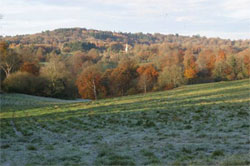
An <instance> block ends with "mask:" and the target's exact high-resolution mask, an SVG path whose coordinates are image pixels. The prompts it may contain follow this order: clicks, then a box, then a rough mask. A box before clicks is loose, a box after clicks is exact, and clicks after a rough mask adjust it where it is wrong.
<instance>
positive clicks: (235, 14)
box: [0, 0, 250, 38]
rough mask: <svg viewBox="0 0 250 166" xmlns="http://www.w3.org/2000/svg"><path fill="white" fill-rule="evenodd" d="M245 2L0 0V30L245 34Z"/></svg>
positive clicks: (247, 13) (7, 32)
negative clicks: (76, 28) (91, 29)
mask: <svg viewBox="0 0 250 166" xmlns="http://www.w3.org/2000/svg"><path fill="white" fill-rule="evenodd" d="M249 4H250V0H238V1H235V0H220V1H218V0H115V1H114V0H91V1H89V0H71V1H68V0H53V1H51V0H36V1H34V0H0V5H1V8H0V13H2V14H3V15H4V18H3V19H1V20H0V24H1V26H0V28H1V31H0V35H15V34H24V33H25V34H26V33H35V32H40V31H44V30H48V29H49V30H52V29H56V28H64V27H86V28H94V29H100V30H111V31H113V30H114V31H126V32H140V31H141V32H163V33H188V34H197V33H198V32H210V33H206V34H208V35H212V34H216V35H219V36H220V34H221V36H226V35H228V38H235V37H237V34H238V36H241V37H243V38H245V36H244V35H241V34H245V35H248V33H247V32H249V28H250V27H249V25H250V24H249V16H250V10H248V7H249ZM247 22H248V24H247ZM204 34H205V33H204ZM248 38H250V37H249V36H248Z"/></svg>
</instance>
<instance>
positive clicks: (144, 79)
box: [137, 64, 158, 93]
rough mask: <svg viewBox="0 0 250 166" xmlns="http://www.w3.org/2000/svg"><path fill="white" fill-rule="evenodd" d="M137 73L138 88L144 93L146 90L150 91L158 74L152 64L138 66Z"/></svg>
mask: <svg viewBox="0 0 250 166" xmlns="http://www.w3.org/2000/svg"><path fill="white" fill-rule="evenodd" d="M137 72H138V74H139V81H138V86H139V88H141V89H143V90H144V93H147V90H148V89H152V87H153V85H154V83H155V82H156V81H157V77H158V72H157V70H156V69H155V67H154V66H153V65H152V64H148V65H143V66H140V67H139V68H138V69H137Z"/></svg>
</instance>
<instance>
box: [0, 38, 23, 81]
mask: <svg viewBox="0 0 250 166" xmlns="http://www.w3.org/2000/svg"><path fill="white" fill-rule="evenodd" d="M0 60H1V62H0V68H1V69H2V70H3V71H4V73H5V76H6V77H8V76H9V74H10V73H11V72H13V71H15V70H17V69H18V67H19V66H20V63H21V60H20V56H19V55H18V54H17V53H16V52H15V51H14V50H13V49H10V48H9V47H8V44H7V43H6V42H4V41H3V42H0Z"/></svg>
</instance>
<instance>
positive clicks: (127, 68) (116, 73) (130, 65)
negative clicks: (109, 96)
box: [110, 59, 137, 96]
mask: <svg viewBox="0 0 250 166" xmlns="http://www.w3.org/2000/svg"><path fill="white" fill-rule="evenodd" d="M136 69H137V65H136V63H135V62H134V61H132V60H130V59H126V60H124V61H122V62H121V63H120V64H119V65H118V66H117V68H115V69H113V70H112V72H111V75H110V81H111V84H112V87H111V88H112V92H113V94H116V95H117V94H118V95H122V96H123V95H125V94H126V92H127V90H128V89H129V88H131V85H132V83H133V80H134V79H135V78H136V77H137V72H136Z"/></svg>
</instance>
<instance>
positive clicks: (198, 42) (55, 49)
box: [0, 28, 250, 99]
mask: <svg viewBox="0 0 250 166" xmlns="http://www.w3.org/2000/svg"><path fill="white" fill-rule="evenodd" d="M125 48H126V49H125ZM249 48H250V40H236V41H231V40H223V39H219V38H206V37H200V36H199V35H195V36H192V37H188V36H181V35H162V34H143V33H135V34H132V33H121V32H110V31H98V30H91V29H90V30H88V29H85V28H71V29H57V30H54V31H45V32H42V33H37V34H33V35H21V36H13V37H11V36H7V37H0V58H1V62H0V74H1V88H3V89H4V90H5V91H7V92H21V93H28V94H35V95H42V96H51V97H58V98H74V97H82V98H90V99H100V98H105V97H113V96H122V95H130V94H136V93H140V92H144V93H146V92H148V91H156V90H163V89H172V88H175V87H178V86H181V85H183V84H193V83H201V82H202V83H203V82H212V81H221V80H235V79H244V78H249V76H250V49H249ZM16 81H18V82H19V83H20V84H19V83H16V84H15V82H16ZM30 84H32V86H30ZM29 87H31V89H29ZM41 87H42V88H41ZM22 89H23V90H22Z"/></svg>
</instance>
